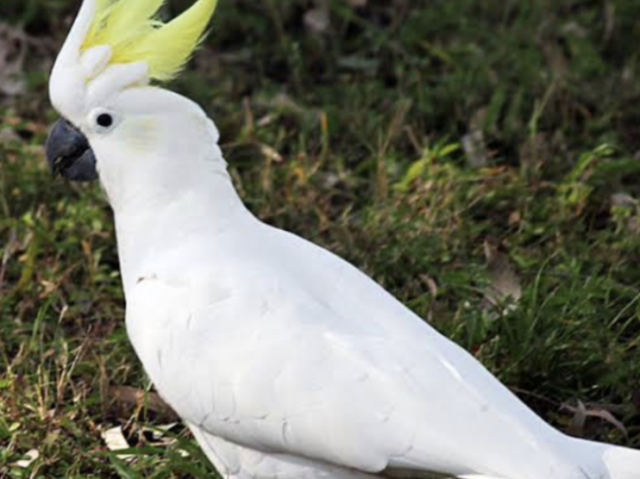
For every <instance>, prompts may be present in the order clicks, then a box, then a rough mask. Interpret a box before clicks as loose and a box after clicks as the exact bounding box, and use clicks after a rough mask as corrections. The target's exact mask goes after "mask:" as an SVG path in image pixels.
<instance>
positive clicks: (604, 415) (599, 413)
mask: <svg viewBox="0 0 640 479" xmlns="http://www.w3.org/2000/svg"><path fill="white" fill-rule="evenodd" d="M562 409H564V410H567V411H570V412H572V413H573V418H572V419H571V423H570V424H569V427H568V428H567V434H570V435H572V436H575V437H583V436H584V429H585V425H586V422H587V418H589V417H596V418H599V419H602V420H604V421H606V422H608V423H609V424H611V425H612V426H613V427H615V428H616V429H618V430H619V431H620V432H621V433H622V434H623V435H624V437H625V438H627V439H628V438H629V433H628V431H627V428H626V427H625V426H624V424H622V423H621V422H620V421H619V420H618V419H616V418H615V416H614V415H613V414H612V413H611V412H609V411H607V410H606V409H602V408H587V407H586V406H585V405H584V403H583V402H582V401H580V400H578V405H577V406H576V407H574V406H570V405H568V404H563V405H562Z"/></svg>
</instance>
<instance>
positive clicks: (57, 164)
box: [46, 118, 98, 182]
mask: <svg viewBox="0 0 640 479" xmlns="http://www.w3.org/2000/svg"><path fill="white" fill-rule="evenodd" d="M46 153H47V161H48V163H49V167H50V168H51V173H53V174H54V175H58V174H59V175H61V176H63V177H64V178H66V179H68V180H71V181H79V182H87V181H94V180H97V179H98V170H97V169H96V157H95V155H94V154H93V151H92V150H91V147H90V146H89V141H88V140H87V137H86V136H84V135H83V134H82V132H81V131H80V130H78V129H77V128H76V127H75V126H73V125H72V124H71V123H69V122H68V121H67V120H65V119H64V118H61V119H59V120H58V121H57V122H56V123H55V125H53V128H52V130H51V133H49V138H47V144H46Z"/></svg>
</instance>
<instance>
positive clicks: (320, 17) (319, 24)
mask: <svg viewBox="0 0 640 479" xmlns="http://www.w3.org/2000/svg"><path fill="white" fill-rule="evenodd" d="M304 24H305V26H306V27H307V28H308V29H309V30H311V31H312V32H314V33H325V32H326V31H327V30H328V29H329V26H331V16H330V15H329V4H328V2H326V1H324V0H321V1H319V2H317V6H316V7H315V8H312V9H311V10H309V11H308V12H307V13H305V14H304Z"/></svg>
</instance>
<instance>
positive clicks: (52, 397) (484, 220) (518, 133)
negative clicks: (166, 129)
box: [0, 0, 640, 479]
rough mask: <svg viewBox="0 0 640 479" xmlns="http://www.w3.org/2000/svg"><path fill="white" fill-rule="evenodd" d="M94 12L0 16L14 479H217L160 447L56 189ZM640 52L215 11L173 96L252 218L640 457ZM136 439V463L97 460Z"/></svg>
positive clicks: (505, 29)
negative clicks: (209, 125) (58, 152)
mask: <svg viewBox="0 0 640 479" xmlns="http://www.w3.org/2000/svg"><path fill="white" fill-rule="evenodd" d="M188 3H189V2H187V1H186V0H185V1H175V2H171V5H170V8H169V9H168V12H167V13H169V11H174V12H177V11H178V10H180V8H184V6H185V5H186V4H188ZM77 4H78V2H77V1H75V0H30V1H26V2H2V5H0V19H2V20H0V123H1V125H0V165H1V166H0V248H2V249H1V251H0V258H1V263H0V478H5V477H6V478H43V479H44V478H47V479H49V478H63V477H64V478H118V477H120V478H126V479H130V478H138V477H140V478H142V477H148V478H153V479H164V478H184V479H186V478H205V477H214V476H213V475H212V474H213V469H212V468H211V466H209V464H208V463H207V462H206V460H204V458H203V456H202V454H201V453H200V452H199V451H198V448H197V447H196V446H195V443H194V442H193V439H192V438H191V436H190V435H189V434H188V433H187V431H185V430H184V429H182V428H181V427H180V426H179V425H178V426H174V427H172V428H162V429H158V427H159V426H163V425H166V424H167V423H171V422H173V421H174V418H173V417H172V414H171V412H170V411H167V410H166V408H164V407H163V406H162V405H161V404H159V403H158V400H157V397H155V395H154V394H153V389H152V387H151V386H150V384H149V382H148V380H147V379H146V378H145V376H144V374H143V372H142V370H141V367H140V364H139V363H138V361H137V360H136V358H135V356H134V354H133V352H132V350H131V348H130V346H129V344H128V342H127V339H126V334H125V330H124V326H123V296H122V291H121V287H120V277H119V273H118V258H117V253H116V248H115V239H114V235H113V225H112V221H111V215H110V211H109V208H108V206H107V204H106V202H105V200H104V198H103V195H102V193H101V191H100V189H99V187H98V186H97V185H90V186H77V185H70V184H67V183H65V182H64V181H62V180H61V179H54V178H52V177H51V175H50V173H49V172H48V171H47V168H46V163H45V161H44V157H43V147H42V145H43V143H44V141H45V138H46V133H47V127H48V125H49V124H50V123H52V122H53V120H54V119H55V113H54V112H53V111H52V110H51V108H50V106H49V104H48V100H47V96H46V82H47V71H48V69H49V68H50V66H51V60H52V58H53V56H54V55H55V52H56V51H57V49H58V48H59V46H60V44H61V42H62V40H63V39H64V35H65V32H66V30H67V28H68V26H69V22H70V20H71V18H72V15H73V13H74V11H75V9H76V7H77ZM639 42H640V1H639V0H620V1H614V0H602V1H586V0H583V1H578V0H562V1H557V0H539V1H536V2H513V1H498V0H495V1H493V0H491V1H486V2H480V1H477V0H456V1H455V2H451V1H446V0H439V1H438V0H433V1H430V2H422V1H413V0H411V1H409V0H395V1H393V0H386V1H382V0H380V1H374V0H369V1H367V0H332V1H326V2H324V1H319V2H317V3H313V2H311V1H304V0H281V1H276V0H261V1H256V0H221V1H220V7H219V12H218V15H217V16H216V20H215V22H214V25H213V27H212V31H211V35H210V37H209V39H208V40H207V42H206V43H205V45H204V46H203V49H202V51H201V52H200V53H199V54H198V55H197V56H196V58H195V60H194V62H193V64H192V66H191V67H190V68H189V70H188V71H187V72H185V74H184V75H183V77H182V78H181V79H179V80H178V81H176V82H174V83H173V84H172V85H171V86H172V88H175V89H177V90H179V91H180V92H182V93H185V94H187V95H189V96H191V97H193V98H194V99H195V100H197V101H198V102H199V103H201V104H202V105H203V106H204V108H205V109H206V110H207V111H208V112H209V113H210V114H211V115H212V117H213V118H214V119H215V121H216V123H217V124H218V126H219V127H220V129H221V132H222V139H223V140H222V147H223V151H224V153H225V155H226V158H227V160H228V161H229V163H230V165H231V170H232V172H233V176H234V178H235V181H236V185H237V187H238V189H239V191H240V192H241V194H242V196H243V198H244V199H245V200H246V202H247V204H248V205H249V207H250V208H251V209H252V210H253V211H254V212H255V213H256V214H257V215H259V216H260V217H261V218H263V219H264V220H265V221H267V222H269V223H272V224H274V225H277V226H279V227H283V228H286V229H289V230H292V231H294V232H296V233H298V234H300V235H302V236H304V237H306V238H309V239H311V240H313V241H315V242H317V243H320V244H322V245H323V246H325V247H327V248H329V249H331V250H333V251H335V252H336V253H338V254H340V255H342V256H343V257H345V258H347V259H348V260H350V261H351V262H353V263H354V264H356V265H357V266H358V267H360V268H362V269H363V270H365V271H366V272H368V273H369V274H370V275H372V276H373V277H374V278H375V279H376V280H378V281H379V282H380V283H382V284H383V285H384V286H385V287H386V288H387V289H389V290H390V291H391V292H393V293H394V294H395V295H396V296H397V297H398V298H400V299H401V300H402V301H404V302H405V303H406V304H407V305H409V306H410V307H411V308H412V309H413V310H414V311H416V312H417V313H418V314H419V315H420V316H422V317H424V318H425V320H426V321H430V322H431V323H432V324H433V326H434V327H436V328H437V329H438V330H440V331H442V332H443V333H444V334H446V335H448V336H449V337H451V338H452V339H454V340H455V341H457V342H459V343H460V344H462V345H463V346H464V347H466V348H468V349H469V350H470V351H471V352H472V353H473V354H474V355H475V356H476V357H477V358H478V359H479V360H481V361H482V362H483V363H484V364H485V365H487V367H488V368H489V369H490V370H491V371H492V372H493V373H494V374H496V375H497V376H498V377H499V378H500V379H501V380H502V381H504V382H505V384H507V386H509V387H510V388H511V389H512V390H513V391H514V392H515V393H516V394H518V395H519V396H520V397H521V398H522V399H523V400H524V401H525V402H527V403H528V404H529V405H530V406H531V407H532V408H533V409H534V410H536V412H538V413H539V414H540V415H542V416H543V417H544V418H545V419H546V420H548V421H549V422H551V423H552V424H554V425H555V426H556V427H558V428H560V429H562V430H565V431H568V432H570V433H572V434H576V435H581V436H584V437H588V438H596V439H599V440H603V441H608V442H614V443H618V444H625V445H628V446H635V447H640V417H639V416H640V350H639V347H638V346H639V342H640V268H638V261H639V259H640V203H638V199H640V110H639V109H638V105H639V104H640V78H639V76H640V55H638V48H637V45H638V44H639ZM118 426H122V427H123V431H124V438H125V439H126V440H127V441H128V444H129V445H130V446H131V448H130V449H128V450H126V451H125V453H126V454H127V455H122V453H116V452H113V451H111V450H110V449H109V448H108V447H107V445H106V442H105V440H104V439H103V437H102V436H103V435H104V433H105V431H108V430H110V429H112V428H114V427H118ZM166 429H168V431H167V432H165V430H166ZM112 447H113V445H112ZM33 451H38V453H39V457H38V458H37V459H35V460H33V461H29V460H27V461H26V462H21V463H18V461H19V460H21V459H22V460H23V461H24V460H25V454H27V453H30V454H31V455H32V456H33V454H34V452H33ZM194 457H195V458H196V459H195V460H194Z"/></svg>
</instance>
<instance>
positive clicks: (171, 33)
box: [82, 0, 218, 81]
mask: <svg viewBox="0 0 640 479" xmlns="http://www.w3.org/2000/svg"><path fill="white" fill-rule="evenodd" d="M165 2H166V0H96V13H95V16H94V18H93V22H92V24H91V28H90V30H89V33H88V35H87V38H86V39H85V41H84V44H83V46H82V49H83V50H88V49H90V48H92V47H97V46H101V45H108V46H109V47H111V50H112V56H111V60H110V63H111V64H118V63H134V62H146V63H147V64H148V65H149V76H150V77H151V78H152V79H154V80H158V81H167V80H171V79H173V78H175V77H176V76H177V75H178V74H179V73H180V71H181V70H182V69H183V68H184V66H185V64H186V63H187V62H188V61H189V59H190V58H191V56H192V55H193V52H194V51H195V50H196V49H197V48H198V45H199V44H200V42H201V41H202V39H203V37H204V34H205V29H206V28H207V25H208V24H209V20H210V19H211V17H212V16H213V13H214V12H215V9H216V6H217V4H218V0H197V2H196V3H195V4H194V5H193V6H192V7H191V8H189V9H188V10H187V11H186V12H184V13H183V14H182V15H180V16H179V17H177V18H175V19H174V20H172V21H171V22H169V23H166V24H165V23H163V22H162V21H160V20H159V19H158V17H157V14H158V11H159V10H160V8H161V7H162V6H163V5H164V3H165Z"/></svg>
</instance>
